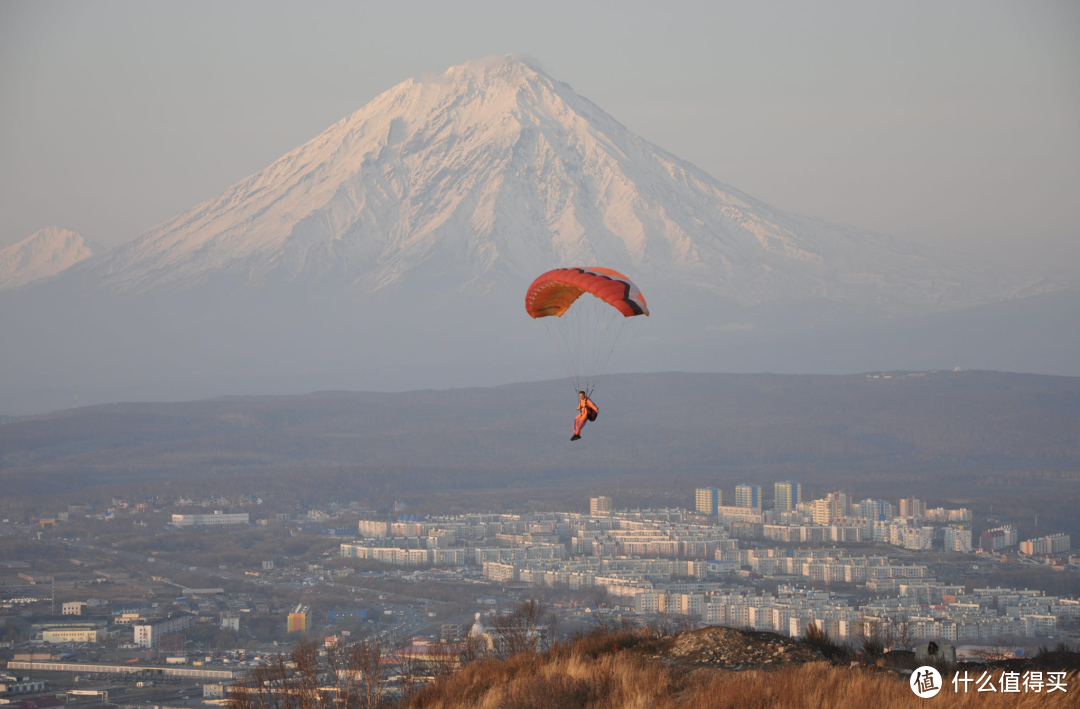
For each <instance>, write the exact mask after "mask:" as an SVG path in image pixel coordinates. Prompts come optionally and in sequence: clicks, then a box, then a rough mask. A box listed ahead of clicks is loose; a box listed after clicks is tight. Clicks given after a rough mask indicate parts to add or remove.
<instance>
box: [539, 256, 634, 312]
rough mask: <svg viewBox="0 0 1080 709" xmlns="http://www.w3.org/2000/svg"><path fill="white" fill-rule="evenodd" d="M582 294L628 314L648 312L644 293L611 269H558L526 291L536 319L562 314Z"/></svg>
mask: <svg viewBox="0 0 1080 709" xmlns="http://www.w3.org/2000/svg"><path fill="white" fill-rule="evenodd" d="M583 293H590V294H592V295H594V296H596V297H597V298H599V299H600V300H602V301H604V302H605V303H607V304H608V305H610V306H611V307H613V308H615V309H616V310H618V311H619V312H620V313H622V314H623V316H625V317H628V318H629V317H633V316H634V315H646V316H647V315H648V314H649V306H648V305H646V304H645V296H643V295H642V294H641V291H640V290H639V289H638V287H637V286H635V285H634V282H633V281H631V280H630V279H629V278H627V277H626V276H624V275H623V274H621V273H619V272H618V271H613V270H611V269H610V268H600V267H599V266H583V267H577V268H556V269H555V270H553V271H548V272H547V273H545V274H543V275H542V276H540V277H539V278H537V279H536V280H535V281H533V282H532V285H531V286H529V290H528V291H527V292H526V293H525V310H526V311H527V312H528V313H529V315H530V316H532V317H533V318H546V317H549V316H552V315H554V316H556V317H562V316H563V313H565V312H566V311H567V310H569V309H570V306H571V305H573V304H574V301H576V300H577V299H578V298H580V297H581V295H582V294H583Z"/></svg>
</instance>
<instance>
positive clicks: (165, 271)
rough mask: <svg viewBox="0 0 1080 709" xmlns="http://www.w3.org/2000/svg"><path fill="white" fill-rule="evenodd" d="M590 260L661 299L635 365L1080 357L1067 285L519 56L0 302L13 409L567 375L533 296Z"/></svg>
mask: <svg viewBox="0 0 1080 709" xmlns="http://www.w3.org/2000/svg"><path fill="white" fill-rule="evenodd" d="M730 139H731V140H737V139H738V138H737V136H733V137H731V138H730ZM80 258H81V256H80ZM577 265H585V266H605V267H608V268H613V269H616V270H618V271H621V272H623V273H625V274H627V275H628V276H630V277H631V278H632V279H633V281H634V282H635V283H636V284H637V285H638V286H639V287H640V288H641V290H642V291H643V292H644V294H645V296H646V297H647V299H648V303H649V308H650V311H651V312H652V317H650V318H648V323H647V334H646V335H643V336H642V337H641V339H640V340H639V341H638V346H637V347H636V349H634V350H632V351H631V352H630V355H629V356H627V357H626V358H625V359H624V360H622V362H621V364H622V365H623V366H625V367H627V368H631V369H633V370H634V371H650V370H651V371H655V370H677V369H681V370H687V369H689V370H698V371H701V370H704V371H729V372H730V371H774V372H830V373H832V372H857V371H865V370H867V369H879V368H892V369H899V368H919V367H922V368H934V367H943V366H948V367H952V366H955V365H958V364H959V365H962V366H965V367H971V366H980V367H983V368H999V369H1012V370H1021V371H1039V372H1048V373H1063V372H1073V371H1074V369H1075V366H1076V365H1075V363H1076V362H1080V354H1076V353H1078V352H1080V341H1076V337H1075V336H1073V335H1072V334H1071V333H1073V332H1080V325H1077V326H1075V327H1073V326H1071V325H1070V323H1072V322H1073V321H1074V320H1076V318H1077V315H1078V313H1080V308H1078V307H1076V302H1075V301H1076V298H1077V297H1080V296H1077V294H1076V293H1072V292H1067V293H1065V294H1050V295H1047V296H1040V297H1039V298H1032V297H1025V298H1020V296H1031V295H1037V294H1039V293H1041V292H1044V291H1050V290H1054V289H1055V287H1056V284H1055V283H1053V282H1050V281H1043V280H1040V279H1039V278H1036V277H1027V276H1024V275H1023V274H1017V273H1009V272H1007V271H1005V270H1004V269H1000V268H996V267H993V266H990V265H988V264H976V263H974V262H972V261H970V260H967V259H964V258H961V257H959V256H955V255H950V254H947V253H944V252H941V253H937V252H935V253H930V252H929V251H928V250H920V249H918V248H915V247H914V246H912V245H910V244H906V243H904V242H902V241H900V240H895V239H891V238H889V237H886V236H882V235H879V234H872V233H867V232H864V231H859V230H857V229H852V228H848V227H843V226H837V225H833V224H828V223H826V222H824V221H821V220H818V219H812V218H808V217H802V216H798V215H793V214H788V213H785V212H783V211H780V210H779V209H776V208H773V207H770V206H769V205H766V204H763V203H762V202H759V201H757V200H755V199H753V198H752V197H749V196H748V195H746V194H743V193H742V192H739V191H738V190H736V189H733V188H731V187H728V186H726V185H724V184H723V183H721V182H720V181H718V180H717V179H715V178H714V177H712V176H710V175H708V174H706V173H705V172H703V171H702V170H700V169H698V168H696V167H694V166H693V165H692V164H690V163H689V162H686V161H684V160H680V159H679V158H676V157H675V156H673V155H671V154H669V153H667V152H665V151H664V150H662V149H661V148H659V147H657V146H655V145H653V144H651V143H649V142H648V141H646V140H644V139H642V138H640V137H638V136H636V135H634V134H633V133H631V132H630V131H629V130H628V129H627V128H626V127H624V126H623V125H621V124H620V123H619V122H618V121H616V120H615V119H614V118H612V117H611V116H609V115H608V114H606V113H605V112H604V111H602V110H601V109H600V108H598V107H597V106H595V105H594V104H592V103H591V102H589V101H588V100H587V99H585V98H583V97H581V96H579V95H578V94H577V93H575V92H574V91H573V89H571V88H570V87H569V86H567V85H566V84H563V83H560V82H558V81H555V80H554V79H552V78H551V77H549V76H547V75H546V74H545V73H544V72H543V71H541V70H540V69H538V68H537V67H536V66H534V65H533V64H532V63H530V62H528V61H523V60H521V59H518V58H515V57H502V58H493V59H485V60H481V61H476V62H471V63H469V64H466V65H463V66H458V67H453V68H451V69H449V70H448V71H446V72H445V73H444V74H443V75H441V76H438V77H435V78H430V79H428V78H425V79H411V80H409V81H406V82H404V83H402V84H399V85H398V86H395V87H394V88H392V89H390V90H389V91H386V92H385V93H383V94H381V95H379V96H378V97H376V98H375V99H374V100H372V101H371V102H370V103H369V104H368V105H367V106H365V107H363V108H362V109H360V110H358V111H357V112H355V113H354V114H352V115H351V116H349V117H347V118H345V119H343V120H341V121H340V122H338V123H337V124H335V125H333V126H331V127H330V128H329V129H327V130H326V131H324V132H323V133H322V134H321V135H319V136H318V137H316V138H315V139H313V140H311V141H309V142H308V143H305V144H304V145H302V146H300V147H298V148H296V149H295V150H293V151H292V152H290V153H288V154H287V155H285V156H283V157H282V158H281V159H279V160H277V161H276V162H274V163H273V164H272V165H270V166H269V167H267V168H266V169H265V170H262V171H261V172H259V173H257V174H255V175H252V176H250V177H248V178H247V179H245V180H242V181H241V182H239V183H238V184H236V185H234V186H233V187H231V188H229V189H228V190H227V191H226V192H225V193H224V194H222V195H221V196H219V197H217V198H215V199H212V200H210V201H208V202H205V203H203V204H200V205H198V206H197V207H195V208H194V209H192V210H190V211H188V212H186V213H184V214H181V215H179V216H177V217H175V218H174V219H171V220H169V221H168V222H166V223H164V224H162V225H160V226H158V227H156V228H154V229H152V230H150V231H148V232H146V233H145V234H142V235H141V236H139V237H138V238H136V239H134V240H133V241H130V242H128V243H125V244H122V245H120V246H118V247H115V248H113V249H111V250H109V251H107V252H105V253H102V254H100V255H96V256H93V257H91V258H86V259H84V260H82V261H81V262H79V263H76V264H75V265H74V266H71V267H69V268H67V269H66V270H64V271H63V272H62V273H59V274H58V275H56V276H54V277H52V278H47V279H39V280H37V281H36V282H33V283H28V284H27V285H24V286H23V287H21V288H10V289H8V290H5V291H2V292H0V333H3V335H4V336H3V337H0V362H3V367H0V413H5V412H11V413H17V412H24V411H28V410H42V409H48V408H57V407H59V406H62V405H65V404H66V402H67V401H68V396H69V392H70V391H71V389H70V387H72V386H76V385H80V384H81V385H82V386H81V387H80V391H81V392H82V396H83V400H84V401H87V400H91V401H93V400H95V399H94V398H93V397H94V396H95V394H93V392H92V391H91V390H89V389H88V385H87V383H88V382H89V383H92V384H93V385H94V386H96V387H98V389H97V391H98V393H97V394H96V396H97V399H96V400H97V401H115V400H116V399H118V398H138V399H141V400H147V399H161V398H194V397H197V396H211V395H217V394H223V393H270V392H274V393H285V392H306V391H311V390H313V389H319V388H358V389H365V388H367V389H370V388H375V389H395V388H396V389H408V388H418V387H424V386H434V387H446V386H462V385H472V384H492V383H497V382H511V381H521V380H525V379H537V378H545V377H556V376H559V375H560V374H561V371H560V368H559V366H558V364H557V363H553V358H552V357H551V352H550V348H549V346H548V343H547V342H546V341H545V340H546V338H545V337H544V335H543V334H542V333H538V332H537V331H536V329H535V328H536V327H538V325H537V324H536V323H535V322H533V321H532V319H531V318H529V317H527V316H526V314H525V312H524V308H523V307H522V306H523V298H524V294H525V290H526V288H527V286H528V284H529V283H530V282H531V281H532V280H533V279H534V278H535V277H536V276H537V275H539V274H540V273H543V272H545V271H548V270H550V269H553V268H557V267H560V266H577ZM53 272H55V271H53ZM20 282H25V281H20ZM1040 298H1041V299H1040ZM1017 303H1019V306H1017V307H1012V306H1013V305H1014V304H1017ZM999 304H1000V307H999ZM969 306H981V307H982V308H983V309H982V310H979V308H971V307H969ZM995 308H997V309H995ZM969 310H970V311H976V310H978V312H972V313H970V314H969ZM943 311H954V312H953V313H947V312H943ZM901 316H903V317H907V320H906V321H902V322H901V321H898V320H897V318H898V317H901ZM954 316H955V317H954ZM918 318H923V319H922V320H919V319H918ZM934 318H937V319H934ZM638 320H643V318H641V319H638ZM873 328H876V329H873ZM1063 337H1065V338H1068V337H1073V338H1074V339H1073V340H1068V341H1061V338H1063ZM1002 343H1007V344H1008V345H1009V346H1011V347H1012V349H1009V348H1008V347H1003V345H1002ZM999 353H1003V354H999ZM1074 355H1075V356H1074ZM50 397H51V398H50ZM50 402H51V403H50Z"/></svg>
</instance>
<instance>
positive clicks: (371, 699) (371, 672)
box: [348, 639, 384, 709]
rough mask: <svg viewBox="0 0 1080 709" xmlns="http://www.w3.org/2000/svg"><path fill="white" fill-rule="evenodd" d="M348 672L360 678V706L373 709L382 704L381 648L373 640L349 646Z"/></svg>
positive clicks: (377, 642)
mask: <svg viewBox="0 0 1080 709" xmlns="http://www.w3.org/2000/svg"><path fill="white" fill-rule="evenodd" d="M348 652H349V670H350V671H352V672H354V673H356V674H357V675H359V678H360V687H359V690H360V706H361V707H363V708H364V709H375V708H376V707H378V706H379V704H380V703H382V695H383V683H384V679H383V671H382V664H381V663H380V660H381V659H382V648H381V647H380V646H379V641H378V640H375V639H371V640H363V641H361V642H359V643H355V644H353V645H350V646H349V650H348Z"/></svg>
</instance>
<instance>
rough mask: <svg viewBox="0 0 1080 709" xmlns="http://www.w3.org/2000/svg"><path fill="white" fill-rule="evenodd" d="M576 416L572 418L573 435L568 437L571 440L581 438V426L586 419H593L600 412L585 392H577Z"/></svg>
mask: <svg viewBox="0 0 1080 709" xmlns="http://www.w3.org/2000/svg"><path fill="white" fill-rule="evenodd" d="M577 412H578V415H577V418H576V419H574V435H573V436H571V437H570V440H571V441H576V440H578V439H579V438H581V428H582V426H584V425H585V422H586V421H595V420H596V415H597V414H598V413H600V409H599V408H597V406H596V404H594V403H593V402H592V399H590V398H589V397H588V396H587V395H586V394H585V392H583V391H579V392H578V407H577Z"/></svg>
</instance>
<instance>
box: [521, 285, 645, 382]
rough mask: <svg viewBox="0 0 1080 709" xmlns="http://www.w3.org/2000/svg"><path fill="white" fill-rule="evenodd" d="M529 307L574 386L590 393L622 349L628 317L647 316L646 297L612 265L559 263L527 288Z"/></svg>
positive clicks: (526, 303)
mask: <svg viewBox="0 0 1080 709" xmlns="http://www.w3.org/2000/svg"><path fill="white" fill-rule="evenodd" d="M525 311H526V312H527V313H528V314H529V316H530V317H532V318H534V319H540V320H541V322H542V323H543V324H544V325H545V326H547V331H548V336H549V337H550V338H551V340H552V343H553V344H554V345H555V347H556V349H557V350H558V351H559V353H560V355H561V356H562V359H563V363H564V364H565V365H566V369H567V374H568V375H569V376H570V379H571V382H572V383H573V385H574V388H575V389H577V390H579V391H585V392H587V393H591V391H592V388H593V382H594V379H595V378H596V377H598V376H600V375H602V374H604V373H605V372H606V371H607V369H608V368H609V366H610V365H611V364H612V362H613V360H614V359H615V356H616V355H618V354H620V353H621V352H620V344H622V343H621V342H620V340H621V339H622V336H623V334H624V330H625V328H626V322H627V321H629V320H630V318H633V317H635V316H637V315H646V316H647V315H648V314H649V306H648V305H647V304H646V302H645V296H644V295H642V293H641V290H640V289H639V288H638V287H637V286H636V285H634V282H633V281H631V280H630V279H629V278H627V277H626V276H624V275H623V274H621V273H619V272H618V271H613V270H611V269H610V268H601V267H599V266H578V267H574V268H556V269H555V270H552V271H548V272H547V273H545V274H543V275H541V276H540V277H539V278H537V279H536V280H535V281H533V282H532V285H530V286H529V289H528V291H526V293H525Z"/></svg>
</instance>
